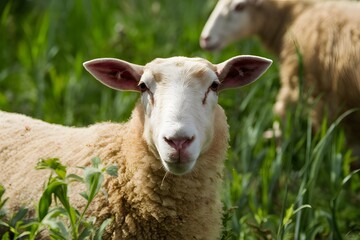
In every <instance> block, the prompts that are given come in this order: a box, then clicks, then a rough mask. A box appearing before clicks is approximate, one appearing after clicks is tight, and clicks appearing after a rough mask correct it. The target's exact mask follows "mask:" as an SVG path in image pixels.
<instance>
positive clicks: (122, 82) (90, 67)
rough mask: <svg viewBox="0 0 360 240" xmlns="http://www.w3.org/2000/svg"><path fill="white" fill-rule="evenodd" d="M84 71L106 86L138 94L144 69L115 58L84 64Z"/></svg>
mask: <svg viewBox="0 0 360 240" xmlns="http://www.w3.org/2000/svg"><path fill="white" fill-rule="evenodd" d="M84 67H85V69H86V70H87V71H88V72H89V73H91V75H93V76H94V77H95V78H96V79H97V80H99V81H100V82H102V83H103V84H105V85H106V86H108V87H110V88H113V89H116V90H122V91H136V92H139V91H140V89H139V86H138V84H139V81H140V78H141V76H142V74H143V72H144V67H143V66H141V65H137V64H133V63H130V62H126V61H123V60H120V59H116V58H98V59H94V60H90V61H87V62H85V63H84Z"/></svg>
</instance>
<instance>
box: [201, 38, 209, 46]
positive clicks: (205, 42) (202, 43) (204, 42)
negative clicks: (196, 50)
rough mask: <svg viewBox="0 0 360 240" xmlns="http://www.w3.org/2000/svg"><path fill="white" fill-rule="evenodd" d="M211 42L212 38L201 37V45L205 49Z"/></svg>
mask: <svg viewBox="0 0 360 240" xmlns="http://www.w3.org/2000/svg"><path fill="white" fill-rule="evenodd" d="M209 42H210V36H207V37H201V39H200V45H201V46H202V47H205V46H206V45H207V44H208V43H209Z"/></svg>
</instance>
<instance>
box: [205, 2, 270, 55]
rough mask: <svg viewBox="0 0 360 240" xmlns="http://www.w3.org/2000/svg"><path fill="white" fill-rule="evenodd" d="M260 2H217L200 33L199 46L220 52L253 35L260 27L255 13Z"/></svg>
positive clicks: (257, 15)
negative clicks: (232, 43) (236, 41)
mask: <svg viewBox="0 0 360 240" xmlns="http://www.w3.org/2000/svg"><path fill="white" fill-rule="evenodd" d="M262 1H264V0H219V1H218V3H217V4H216V6H215V8H214V10H213V12H212V13H211V15H210V17H209V19H208V20H207V22H206V24H205V26H204V29H203V31H202V32H201V36H200V46H201V47H202V48H203V49H206V50H220V49H222V48H224V47H225V46H226V45H228V44H229V43H231V42H233V41H235V40H238V39H241V38H244V37H248V36H251V35H254V34H255V33H256V32H257V30H258V28H259V27H260V26H259V25H260V22H259V14H255V13H256V9H257V8H259V7H260V5H261V2H262ZM255 16H256V17H255Z"/></svg>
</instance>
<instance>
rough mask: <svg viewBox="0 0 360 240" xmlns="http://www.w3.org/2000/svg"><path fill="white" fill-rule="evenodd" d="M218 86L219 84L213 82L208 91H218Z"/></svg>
mask: <svg viewBox="0 0 360 240" xmlns="http://www.w3.org/2000/svg"><path fill="white" fill-rule="evenodd" d="M219 86H220V83H218V82H213V83H212V84H211V86H210V89H211V90H212V91H214V92H216V91H218V90H219Z"/></svg>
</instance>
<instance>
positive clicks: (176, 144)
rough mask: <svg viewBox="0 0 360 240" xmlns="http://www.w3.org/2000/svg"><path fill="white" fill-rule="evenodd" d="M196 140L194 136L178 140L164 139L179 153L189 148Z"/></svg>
mask: <svg viewBox="0 0 360 240" xmlns="http://www.w3.org/2000/svg"><path fill="white" fill-rule="evenodd" d="M194 139H195V137H194V136H192V137H177V138H167V137H164V141H165V142H166V143H167V144H169V145H170V146H171V147H172V148H174V149H176V150H177V151H179V150H181V149H185V148H187V147H188V146H189V145H190V144H191V143H192V142H193V141H194Z"/></svg>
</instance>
